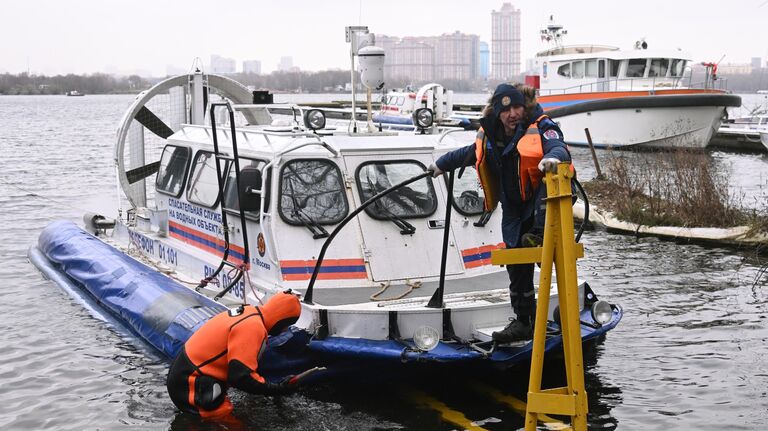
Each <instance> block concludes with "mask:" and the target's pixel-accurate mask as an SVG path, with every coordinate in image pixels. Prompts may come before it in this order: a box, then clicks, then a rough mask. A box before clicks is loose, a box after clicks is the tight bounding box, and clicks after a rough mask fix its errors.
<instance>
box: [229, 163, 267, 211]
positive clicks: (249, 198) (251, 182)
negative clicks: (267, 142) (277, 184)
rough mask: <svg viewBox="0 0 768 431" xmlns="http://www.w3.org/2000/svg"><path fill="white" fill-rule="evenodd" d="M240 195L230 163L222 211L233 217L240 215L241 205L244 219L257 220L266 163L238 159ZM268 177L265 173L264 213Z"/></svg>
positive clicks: (233, 166)
mask: <svg viewBox="0 0 768 431" xmlns="http://www.w3.org/2000/svg"><path fill="white" fill-rule="evenodd" d="M238 162H239V164H240V193H239V196H238V193H237V185H236V184H235V164H234V163H230V166H229V173H228V175H227V182H226V185H225V186H224V203H223V205H224V210H225V211H227V212H228V213H232V214H235V215H239V214H240V206H241V204H243V203H244V205H243V211H244V213H245V218H247V219H251V220H257V221H258V219H259V212H260V210H261V193H260V192H261V190H262V189H261V183H262V181H261V179H262V175H263V169H264V166H265V165H266V162H264V161H263V160H257V159H250V158H246V157H240V160H238ZM270 179H271V178H270V175H269V173H267V181H266V189H265V190H266V192H265V193H266V195H265V196H264V208H265V211H268V210H269V189H270V187H269V183H270Z"/></svg>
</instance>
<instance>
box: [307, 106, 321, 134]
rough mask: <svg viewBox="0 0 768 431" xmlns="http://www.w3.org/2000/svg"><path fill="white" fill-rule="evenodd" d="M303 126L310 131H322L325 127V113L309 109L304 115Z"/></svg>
mask: <svg viewBox="0 0 768 431" xmlns="http://www.w3.org/2000/svg"><path fill="white" fill-rule="evenodd" d="M304 125H305V126H306V127H307V128H308V129H312V130H317V129H322V128H323V127H325V113H323V111H321V110H319V109H310V110H309V111H307V112H305V113H304Z"/></svg>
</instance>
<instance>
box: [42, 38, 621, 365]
mask: <svg viewBox="0 0 768 431" xmlns="http://www.w3.org/2000/svg"><path fill="white" fill-rule="evenodd" d="M365 30H366V31H365V33H366V34H367V28H366V29H365ZM358 31H359V30H358ZM363 36H364V34H363V35H356V36H355V37H353V38H351V41H352V44H353V47H354V46H357V45H356V41H358V42H359V41H360V38H361V37H363ZM361 51H362V49H361ZM354 52H355V53H356V52H357V51H354ZM361 58H362V57H361ZM361 62H362V60H361ZM353 64H354V63H353ZM354 73H355V72H354V70H353V71H352V74H353V76H354ZM363 76H364V82H368V81H366V79H369V80H370V79H373V78H370V77H368V78H365V72H364V73H363ZM366 86H368V88H371V86H370V85H369V84H368V83H366ZM375 87H376V86H375V85H374V88H375ZM220 97H223V98H224V100H222V101H219V100H221V99H220ZM252 97H253V96H252V94H251V93H250V91H248V89H246V88H245V87H243V86H242V85H240V84H238V83H237V82H235V81H232V80H231V79H228V78H226V77H222V76H217V75H203V74H201V73H194V74H192V75H189V76H186V75H185V76H178V77H174V78H169V79H167V80H165V81H163V82H160V83H158V84H157V85H155V86H154V87H153V88H152V89H150V90H148V91H147V92H145V93H142V94H141V95H139V97H138V98H137V99H136V101H135V102H134V103H133V104H132V105H131V106H130V107H129V109H128V111H127V112H126V114H125V115H124V117H123V119H122V123H121V125H120V127H119V129H118V136H117V144H116V146H115V153H114V158H115V160H116V161H117V176H118V182H119V184H120V189H121V199H120V201H121V202H122V208H121V209H120V211H119V214H120V217H119V218H118V219H116V220H108V219H106V218H104V217H101V216H94V215H92V214H89V215H86V216H85V217H84V220H85V224H86V229H87V231H88V232H85V231H84V230H82V229H80V228H79V227H77V226H75V225H74V224H73V223H71V222H69V221H59V222H54V223H52V224H51V225H49V226H48V227H47V228H46V229H45V230H44V231H43V233H42V234H41V235H40V238H39V241H38V244H37V245H36V246H33V247H32V248H31V249H30V252H29V256H30V260H31V261H32V262H33V263H34V264H35V265H36V266H37V267H38V268H40V269H41V271H43V272H44V273H45V274H46V275H48V276H49V277H50V278H52V279H54V280H56V281H58V282H60V283H61V284H64V285H66V286H67V288H68V290H70V291H72V292H75V291H80V292H85V293H84V294H85V295H87V296H89V297H91V298H95V300H96V301H98V302H99V303H100V305H101V306H102V307H103V308H105V309H107V310H108V311H110V312H111V314H112V315H114V316H117V317H118V319H119V320H121V321H122V322H123V323H125V324H126V325H128V326H129V327H130V328H131V330H133V331H134V332H135V333H137V334H139V335H141V336H142V338H144V339H145V340H147V341H148V342H149V343H150V344H152V345H153V346H154V347H156V348H157V349H158V350H160V351H161V352H162V353H164V354H165V355H167V356H169V357H173V356H174V355H175V354H176V352H178V351H179V349H180V348H181V346H182V345H183V343H184V341H185V340H186V339H187V338H188V337H189V336H190V335H191V334H192V333H193V332H194V331H195V330H197V329H198V328H199V327H200V326H201V325H202V324H203V323H204V322H205V321H207V320H208V319H209V318H210V317H211V316H213V315H215V314H217V313H219V312H221V311H222V310H224V309H225V306H237V305H238V304H243V303H249V304H254V305H257V304H259V303H262V301H263V300H264V299H265V298H268V297H269V296H271V295H273V294H274V293H276V292H279V291H283V290H285V289H292V290H293V291H295V292H300V293H301V295H302V313H301V318H300V319H299V321H298V322H297V323H296V325H295V326H294V327H293V328H292V329H291V331H289V332H288V333H286V334H283V335H281V336H279V337H272V338H270V349H267V351H266V353H265V355H268V360H266V359H265V360H264V361H263V363H264V364H267V365H265V369H264V370H262V369H261V368H260V372H262V371H263V372H262V374H266V375H268V376H270V377H274V376H281V375H285V374H294V373H296V372H297V371H302V370H304V369H306V368H308V367H309V366H310V365H323V366H327V367H328V368H329V370H331V371H332V370H333V369H334V368H335V369H337V370H343V369H344V368H345V367H346V368H352V369H355V370H362V369H369V370H370V371H371V372H378V370H379V369H380V367H381V366H382V365H393V366H397V367H403V366H406V365H405V364H409V363H410V364H417V363H418V364H422V365H423V364H427V363H431V364H441V363H453V364H459V365H460V364H467V365H469V364H478V363H486V364H489V365H494V366H498V367H509V366H512V365H514V364H516V363H519V362H521V361H525V360H527V359H529V358H530V353H531V346H532V343H531V342H521V343H513V344H509V345H497V344H496V343H493V342H492V339H491V334H492V332H493V331H495V330H500V329H501V328H503V327H504V326H505V325H506V324H507V323H508V319H509V318H510V317H512V316H513V312H512V309H511V307H510V299H509V291H508V287H507V286H508V283H509V280H508V275H507V272H506V271H505V269H504V268H503V267H499V266H494V265H491V261H490V253H491V251H492V250H495V249H497V248H500V247H503V244H501V243H502V238H501V234H500V229H499V228H498V226H499V225H500V224H501V212H500V211H495V212H491V213H485V212H484V211H483V205H482V202H483V197H482V190H481V189H479V186H478V181H477V179H476V173H475V172H474V168H472V167H469V168H467V172H466V173H465V175H464V176H463V177H462V178H459V179H457V180H456V181H457V183H456V187H455V188H453V189H451V187H449V184H452V183H453V181H446V180H444V178H432V176H431V172H430V171H426V167H427V166H429V165H430V164H431V163H433V162H434V161H435V160H436V159H437V158H438V157H440V156H441V155H442V154H444V153H445V152H447V151H449V150H452V149H455V148H458V147H460V146H464V145H466V141H465V140H463V139H453V137H454V136H455V134H450V133H439V132H438V129H437V128H435V127H433V126H432V125H431V124H429V122H428V121H426V122H422V121H425V120H429V119H430V115H424V116H422V115H421V114H422V113H423V112H422V111H417V112H416V114H417V115H416V118H417V119H418V120H419V125H418V129H419V130H418V131H416V132H415V133H414V132H413V131H408V132H405V131H402V132H395V131H379V130H376V128H375V127H369V128H367V129H365V127H362V126H361V127H360V128H355V129H354V130H353V131H350V129H348V128H346V127H344V128H342V129H333V128H328V127H326V124H325V119H324V115H323V112H322V110H318V109H311V110H306V109H305V108H302V107H300V106H296V105H292V106H290V110H291V111H293V112H295V113H296V115H297V119H303V120H304V121H303V123H302V122H298V121H297V122H296V123H291V124H289V125H287V126H286V125H284V124H277V125H276V124H274V123H273V122H272V117H271V114H270V110H271V108H272V106H270V105H264V104H253V103H252V102H253V100H252ZM217 114H224V115H217ZM107 157H109V155H107ZM451 178H452V177H451ZM448 196H451V197H452V198H451V199H450V200H449V199H448ZM451 214H453V217H450V215H451ZM446 227H449V230H447V231H446ZM331 241H334V242H333V243H332V242H331ZM441 246H442V247H441ZM441 251H442V254H441ZM201 280H202V281H201ZM537 280H538V278H537ZM551 295H552V299H551V301H550V308H549V310H548V313H547V315H548V319H549V320H550V321H551V322H549V324H548V325H549V327H550V330H551V334H550V335H549V336H548V338H547V340H546V349H547V350H549V349H554V348H557V347H558V346H559V345H560V342H561V336H560V335H559V333H558V330H559V329H558V328H559V324H558V323H556V322H557V317H559V314H558V315H557V316H555V307H556V306H557V304H558V299H557V287H556V286H552V290H551ZM577 297H578V301H579V309H580V311H579V312H580V316H579V318H580V321H581V335H582V339H583V340H588V339H595V338H597V337H600V336H602V335H603V334H605V333H607V332H608V331H609V330H611V329H612V328H614V327H615V326H616V325H617V324H618V323H619V320H620V319H621V317H622V315H623V310H622V308H621V307H620V306H618V305H612V304H609V303H608V302H606V301H604V300H598V298H597V296H596V294H595V292H594V291H593V290H592V288H591V287H590V286H589V285H588V284H587V283H586V282H583V281H580V283H579V286H578V293H577ZM331 375H333V373H331Z"/></svg>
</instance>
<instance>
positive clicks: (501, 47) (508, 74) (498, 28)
mask: <svg viewBox="0 0 768 431" xmlns="http://www.w3.org/2000/svg"><path fill="white" fill-rule="evenodd" d="M491 74H492V76H493V77H494V78H496V79H502V80H508V79H511V78H514V77H516V76H518V75H519V74H520V10H519V9H515V7H514V6H512V3H504V4H503V5H502V6H501V10H499V11H495V10H494V11H492V12H491Z"/></svg>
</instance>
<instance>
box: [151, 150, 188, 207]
mask: <svg viewBox="0 0 768 431" xmlns="http://www.w3.org/2000/svg"><path fill="white" fill-rule="evenodd" d="M191 156H192V152H191V151H190V149H189V148H187V147H179V146H176V145H166V146H165V148H163V155H162V156H161V157H160V168H159V169H158V171H157V178H156V179H155V188H157V191H158V192H160V193H163V194H166V195H171V196H173V197H179V196H181V191H182V190H184V181H185V180H186V176H187V169H188V168H189V159H190V158H191Z"/></svg>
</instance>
